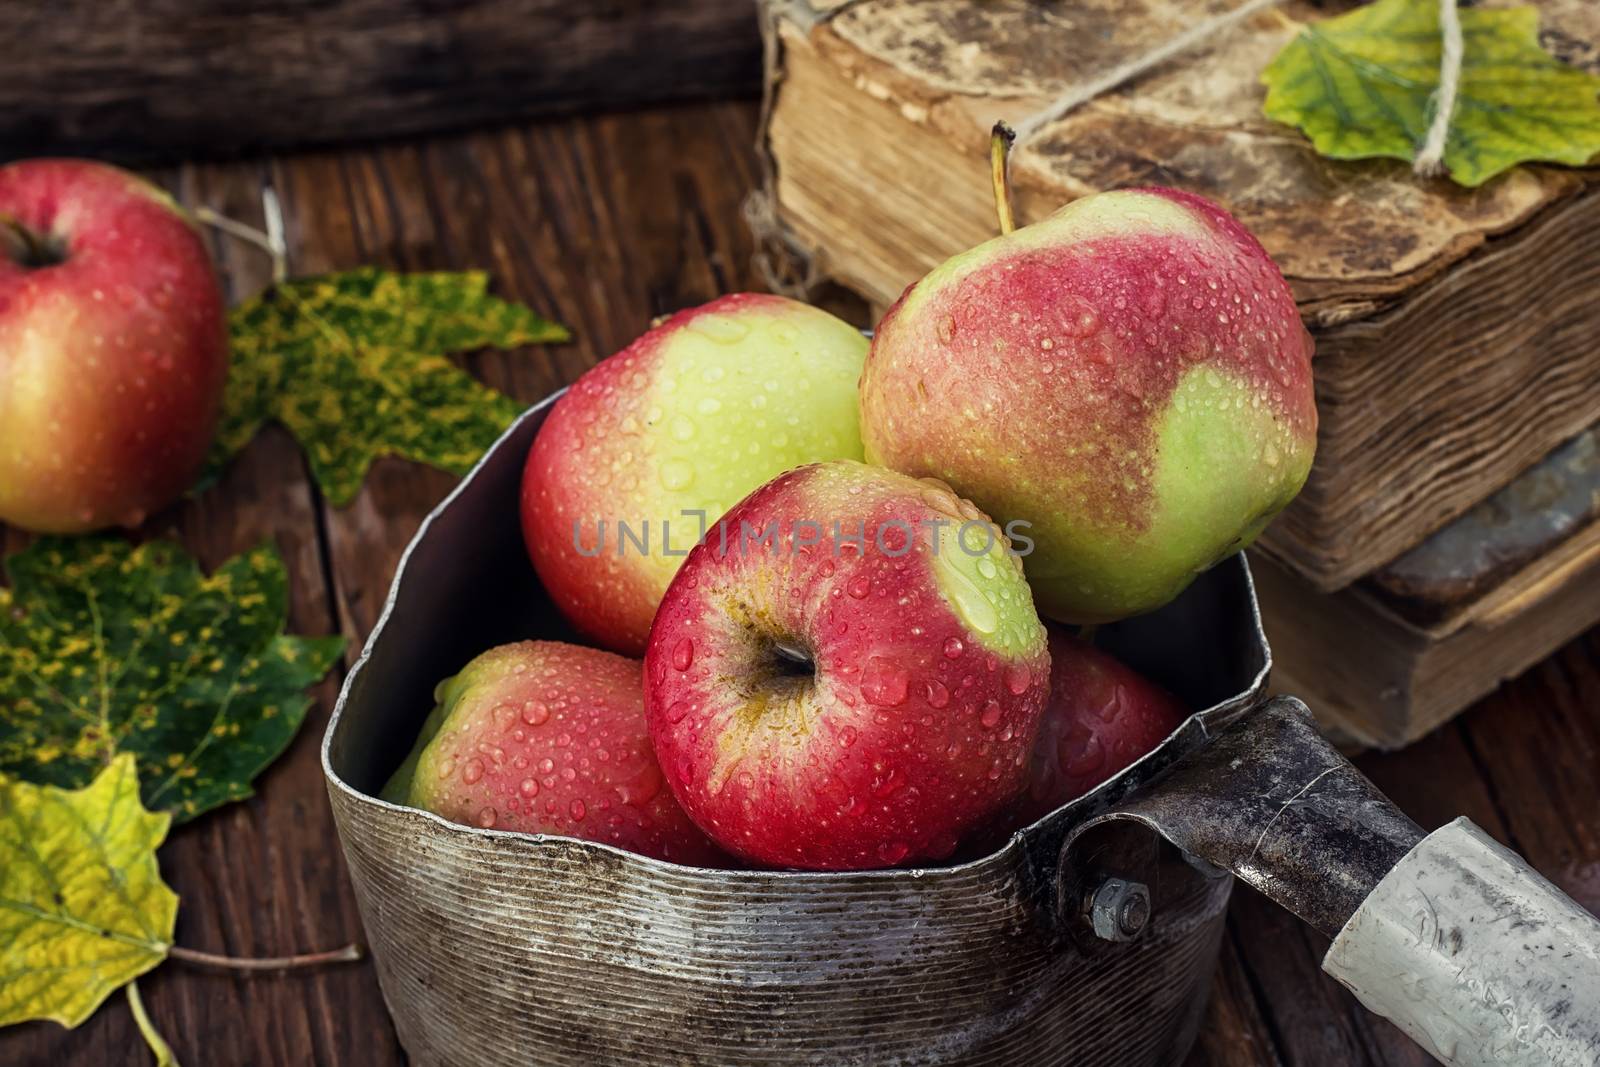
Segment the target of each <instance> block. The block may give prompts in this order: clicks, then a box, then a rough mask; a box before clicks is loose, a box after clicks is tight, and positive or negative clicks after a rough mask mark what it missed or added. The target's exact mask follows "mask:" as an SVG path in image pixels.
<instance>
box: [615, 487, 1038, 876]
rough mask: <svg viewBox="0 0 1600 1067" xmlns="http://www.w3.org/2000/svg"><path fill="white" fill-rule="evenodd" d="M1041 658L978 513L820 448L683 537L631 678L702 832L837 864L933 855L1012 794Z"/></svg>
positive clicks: (1031, 728)
mask: <svg viewBox="0 0 1600 1067" xmlns="http://www.w3.org/2000/svg"><path fill="white" fill-rule="evenodd" d="M1018 541H1019V543H1020V542H1021V541H1022V538H1021V537H1020V536H1019V537H1018ZM1048 671H1049V653H1048V651H1047V647H1046V639H1045V631H1044V627H1043V625H1042V624H1041V623H1040V622H1039V618H1038V616H1037V614H1036V613H1035V612H1034V609H1033V602H1032V598H1031V596H1030V594H1029V591H1028V586H1027V583H1026V582H1025V581H1024V580H1023V577H1022V569H1021V566H1020V565H1019V563H1018V559H1017V557H1016V556H1015V555H1014V554H1013V552H1012V550H1011V548H1010V547H1009V545H1008V543H1007V541H1006V539H1005V537H1004V536H1003V535H1001V534H1000V533H999V532H998V531H996V529H995V528H994V527H993V526H992V524H990V523H989V522H988V520H987V518H986V517H985V516H984V515H983V514H982V513H981V512H979V511H977V510H976V509H975V508H973V507H972V505H971V504H969V503H967V502H965V501H962V500H960V499H958V498H957V497H956V496H955V495H954V494H952V493H951V492H950V491H949V489H948V488H947V487H945V486H943V485H941V484H939V483H937V482H934V481H924V480H918V479H913V478H909V477H906V476H904V475H899V474H895V473H893V472H891V471H886V470H882V469H878V468H872V467H868V466H865V465H863V464H860V463H853V462H833V463H823V464H816V465H812V466H809V467H803V468H800V469H798V470H795V471H791V472H789V473H787V474H784V475H782V476H780V477H778V478H776V479H774V480H773V481H772V482H770V483H768V484H767V485H765V486H763V487H761V488H760V489H758V490H757V491H756V492H754V493H752V494H751V495H750V496H749V497H747V498H746V499H745V500H743V501H742V502H740V503H739V504H738V505H737V506H736V507H734V508H733V510H732V511H730V512H729V513H728V514H727V515H726V516H724V518H723V519H722V521H721V522H720V523H719V524H718V525H717V526H716V527H715V528H714V529H713V530H712V531H710V533H709V535H708V537H707V539H706V541H705V542H704V543H702V544H700V545H698V546H697V547H696V548H695V549H694V550H693V551H691V552H690V554H689V557H688V559H687V560H686V561H685V562H684V565H683V567H682V569H681V570H680V571H679V572H678V574H677V576H676V577H675V578H674V579H673V582H672V584H671V586H670V587H669V588H668V590H667V593H666V596H665V598H664V599H663V600H662V603H661V609H660V611H659V613H658V614H657V616H656V621H655V625H654V627H653V628H652V630H651V634H650V647H649V650H648V652H647V654H646V658H645V692H646V706H647V710H648V715H649V724H650V736H651V738H652V740H653V741H654V742H655V748H656V754H657V756H658V757H659V759H660V761H661V766H662V770H663V772H664V773H665V774H666V777H667V782H668V784H669V785H670V786H671V787H672V790H673V792H674V793H675V794H676V795H677V797H678V799H679V801H680V802H681V803H682V804H683V806H684V808H685V809H686V810H687V811H688V812H689V814H690V815H691V816H692V817H693V818H694V820H695V822H696V823H697V824H699V826H700V827H701V828H702V829H703V830H705V831H706V833H707V834H709V835H710V836H711V837H712V838H713V840H715V841H716V842H717V843H718V844H720V845H721V846H722V847H723V848H725V849H727V850H729V851H730V852H733V853H735V854H736V855H738V856H740V857H742V858H744V859H746V860H748V861H751V862H754V863H758V864H763V865H767V866H774V867H794V868H805V869H815V870H850V869H864V868H874V867H892V866H896V865H898V864H901V863H906V862H914V861H926V860H938V859H943V858H946V857H948V856H949V855H951V854H952V853H953V852H954V851H955V849H956V847H957V845H958V844H959V843H960V840H961V838H962V836H963V835H964V834H966V833H967V832H968V831H970V830H972V829H974V828H975V827H978V826H980V825H982V824H984V823H985V822H986V820H989V819H991V818H992V817H993V816H995V815H996V814H997V813H998V812H999V811H1000V810H1001V809H1002V808H1003V807H1004V806H1005V805H1007V804H1008V803H1010V802H1011V801H1012V800H1013V799H1014V798H1015V797H1016V795H1017V792H1018V790H1019V789H1020V787H1021V785H1022V782H1023V779H1024V776H1025V773H1026V766H1027V760H1028V757H1029V755H1030V753H1031V751H1032V746H1033V742H1034V736H1035V732H1036V730H1037V728H1038V720H1039V714H1040V711H1041V709H1042V708H1043V706H1044V700H1045V695H1046V689H1047V681H1048Z"/></svg>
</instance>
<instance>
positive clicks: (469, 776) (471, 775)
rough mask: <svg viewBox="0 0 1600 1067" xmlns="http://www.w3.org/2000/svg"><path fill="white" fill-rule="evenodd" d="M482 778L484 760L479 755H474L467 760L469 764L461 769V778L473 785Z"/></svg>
mask: <svg viewBox="0 0 1600 1067" xmlns="http://www.w3.org/2000/svg"><path fill="white" fill-rule="evenodd" d="M482 778H483V760H481V759H479V758H478V757H477V756H474V757H472V758H471V759H469V760H468V761H467V765H466V766H465V767H463V768H462V769H461V780H462V781H463V782H466V783H467V784H468V785H472V784H473V783H475V782H478V781H481V780H482Z"/></svg>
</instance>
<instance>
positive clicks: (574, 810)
mask: <svg viewBox="0 0 1600 1067" xmlns="http://www.w3.org/2000/svg"><path fill="white" fill-rule="evenodd" d="M567 811H568V812H570V813H571V814H572V821H573V822H582V821H583V817H584V816H585V815H587V814H589V809H588V807H587V806H585V805H584V803H583V801H581V800H574V801H573V802H572V803H571V804H569V805H567Z"/></svg>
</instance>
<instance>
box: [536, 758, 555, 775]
mask: <svg viewBox="0 0 1600 1067" xmlns="http://www.w3.org/2000/svg"><path fill="white" fill-rule="evenodd" d="M555 769H556V761H555V760H553V759H551V758H550V757H549V756H546V757H545V758H544V759H542V760H540V761H539V773H540V774H550V773H551V772H553V771H554V770H555Z"/></svg>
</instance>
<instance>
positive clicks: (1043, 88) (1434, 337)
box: [751, 0, 1600, 591]
mask: <svg viewBox="0 0 1600 1067" xmlns="http://www.w3.org/2000/svg"><path fill="white" fill-rule="evenodd" d="M1239 2H1242V0H1163V2H1151V3H1140V4H1125V3H1122V2H1121V0H1071V2H1064V3H1063V2H1057V3H1046V2H1041V0H988V2H984V3H977V2H973V0H859V2H853V3H852V2H850V0H843V2H834V3H827V2H824V0H811V2H810V3H807V2H804V0H768V3H767V4H766V7H765V30H766V35H767V43H768V100H767V121H766V125H765V131H764V134H763V145H764V148H765V151H766V153H767V158H768V163H769V174H768V179H769V180H768V186H767V190H766V192H765V194H763V195H762V196H760V197H759V198H758V199H756V200H755V201H753V202H752V211H751V214H752V219H753V220H754V222H755V223H756V225H757V228H758V229H761V230H764V232H765V233H766V235H767V236H768V237H769V241H768V249H769V253H770V254H771V255H770V259H771V261H772V262H775V263H777V264H779V266H781V267H783V268H784V269H783V270H781V271H774V274H775V279H774V280H775V281H778V282H779V283H784V282H790V283H793V282H804V281H809V280H815V279H818V278H829V279H834V280H838V281H841V282H843V283H844V284H846V285H847V286H849V287H851V288H854V289H856V290H858V291H860V292H861V293H862V294H864V295H865V296H867V297H868V299H870V300H872V301H874V302H876V303H878V304H880V305H886V304H887V303H889V302H891V301H893V300H894V299H895V297H897V296H898V295H899V293H900V292H901V290H902V289H903V288H904V287H905V286H906V285H907V284H909V283H910V282H912V281H914V280H915V279H916V278H918V277H919V276H921V275H922V274H923V273H924V272H926V271H927V270H928V269H929V268H930V267H932V266H933V265H935V264H936V263H938V262H940V261H941V260H943V259H944V258H946V257H947V256H949V255H950V254H952V253H954V252H957V251H960V250H961V249H964V248H967V247H969V246H971V245H973V244H976V243H977V242H979V241H982V240H984V239H985V238H988V237H990V236H993V234H994V232H995V220H994V208H993V203H992V199H991V196H990V192H989V180H988V159H987V155H986V150H987V143H988V135H989V129H990V127H991V125H992V124H993V122H994V121H995V120H996V119H1004V120H1007V121H1009V122H1012V123H1013V124H1018V123H1023V122H1024V121H1025V120H1026V119H1027V118H1028V117H1029V116H1030V115H1035V114H1038V113H1039V112H1040V111H1041V109H1044V108H1047V107H1048V105H1049V104H1050V102H1051V101H1053V100H1054V99H1056V98H1057V97H1058V96H1059V95H1060V94H1061V93H1063V92H1065V91H1067V90H1070V89H1072V88H1073V87H1074V86H1077V85H1080V84H1084V83H1087V82H1090V81H1092V80H1093V79H1095V78H1096V77H1097V76H1099V75H1100V74H1102V73H1103V72H1105V71H1107V70H1110V69H1112V68H1114V67H1116V66H1118V65H1119V64H1121V63H1123V62H1124V61H1126V60H1128V59H1129V58H1130V57H1134V56H1137V55H1140V54H1142V53H1144V52H1146V51H1148V50H1149V49H1151V48H1152V47H1155V46H1157V45H1159V44H1161V43H1163V42H1165V41H1167V40H1169V39H1171V37H1172V36H1173V35H1174V34H1175V33H1177V32H1179V31H1180V30H1181V29H1182V28H1183V27H1184V26H1186V25H1191V24H1193V23H1195V22H1197V21H1200V20H1203V19H1206V18H1209V17H1211V16H1214V15H1216V14H1217V13H1219V12H1226V11H1227V10H1229V9H1230V8H1231V7H1233V6H1235V5H1236V4H1237V3H1239ZM1346 6H1349V5H1345V4H1341V3H1333V4H1321V5H1317V6H1313V5H1311V4H1309V3H1304V2H1291V3H1286V4H1283V5H1282V6H1281V7H1280V8H1279V9H1277V10H1273V11H1267V12H1264V13H1262V14H1260V15H1257V16H1255V17H1253V18H1250V19H1248V20H1246V21H1244V22H1243V23H1242V24H1239V25H1237V26H1234V27H1233V28H1231V29H1227V30H1224V31H1222V32H1219V33H1217V34H1216V35H1215V36H1213V37H1211V38H1209V39H1208V40H1207V42H1206V43H1205V44H1203V45H1201V46H1199V47H1196V48H1195V49H1193V50H1191V51H1190V52H1187V53H1185V54H1183V55H1182V56H1180V57H1179V58H1177V59H1175V60H1173V61H1171V62H1169V63H1167V64H1166V65H1164V66H1162V67H1159V68H1157V69H1155V70H1154V71H1153V72H1151V73H1149V74H1147V75H1144V76H1142V77H1140V78H1137V79H1135V80H1134V81H1132V82H1130V83H1128V84H1127V85H1126V86H1124V87H1123V88H1122V89H1119V90H1116V91H1112V92H1108V93H1106V94H1104V95H1102V96H1100V97H1098V98H1096V99H1094V100H1092V101H1091V102H1089V103H1088V104H1086V105H1084V106H1082V107H1080V108H1078V109H1077V110H1075V111H1073V112H1071V113H1069V114H1067V115H1066V116H1065V117H1064V118H1062V119H1059V120H1057V121H1055V122H1052V123H1048V124H1046V125H1044V126H1043V127H1042V128H1041V129H1040V130H1039V132H1038V133H1037V134H1035V135H1034V136H1033V137H1031V138H1030V139H1028V140H1025V141H1024V142H1022V143H1019V144H1018V146H1017V148H1016V150H1015V152H1014V154H1013V174H1014V179H1015V183H1016V186H1017V207H1018V213H1019V215H1020V216H1021V221H1027V220H1029V219H1037V218H1040V217H1042V216H1043V215H1045V214H1047V213H1048V212H1050V211H1051V210H1053V209H1054V208H1055V207H1057V206H1059V205H1060V204H1061V203H1063V202H1065V201H1067V200H1069V199H1071V198H1073V197H1076V196H1080V195H1084V194H1087V193H1091V192H1094V191H1097V190H1102V189H1108V188H1115V187H1123V186H1131V185H1140V184H1152V183H1159V184H1167V185H1176V186H1179V187H1182V188H1186V189H1190V190H1193V191H1195V192H1199V193H1202V194H1204V195H1206V196H1209V197H1212V198H1214V199H1216V200H1218V201H1220V202H1222V203H1223V204H1225V205H1226V206H1228V207H1229V208H1230V209H1231V210H1232V211H1233V212H1234V213H1235V214H1237V215H1238V216H1239V217H1240V218H1241V219H1242V220H1243V221H1244V223H1245V224H1246V225H1247V226H1249V227H1250V228H1251V230H1253V231H1254V232H1255V233H1256V234H1257V235H1258V236H1259V237H1260V238H1261V240H1262V242H1263V243H1264V244H1265V245H1266V246H1267V248H1268V250H1269V251H1270V252H1271V253H1272V254H1273V256H1274V257H1275V258H1276V259H1277V261H1278V263H1279V264H1280V265H1281V266H1282V267H1283V269H1284V273H1285V275H1286V276H1287V277H1288V279H1289V282H1290V285H1291V286H1292V287H1293V289H1294V292H1295V295H1296V297H1297V299H1298V300H1299V302H1300V306H1301V309H1302V313H1303V315H1304V318H1305V320H1306V322H1307V325H1308V326H1309V328H1310V329H1311V330H1312V331H1313V333H1314V334H1315V335H1316V340H1317V350H1318V354H1317V359H1316V373H1317V383H1318V393H1319V407H1320V414H1321V432H1320V442H1319V452H1318V457H1317V464H1316V467H1315V469H1314V470H1313V472H1312V475H1311V480H1310V482H1309V484H1308V485H1307V486H1306V489H1305V491H1304V492H1303V493H1302V494H1301V497H1300V499H1299V500H1298V501H1297V502H1296V503H1295V504H1294V506H1293V507H1291V508H1290V509H1289V510H1288V512H1286V513H1285V515H1284V516H1283V517H1282V518H1280V519H1279V520H1278V521H1277V522H1276V523H1275V524H1274V525H1273V527H1272V528H1271V530H1270V531H1269V532H1268V534H1267V536H1266V537H1265V538H1264V539H1263V544H1262V549H1263V551H1265V552H1267V553H1269V554H1270V555H1271V556H1272V557H1273V558H1275V559H1276V560H1278V561H1279V562H1280V563H1282V564H1284V565H1286V566H1287V567H1288V568H1290V569H1291V570H1292V571H1293V572H1294V573H1296V574H1297V575H1298V576H1299V577H1300V579H1301V580H1303V581H1304V582H1306V583H1307V584H1308V585H1309V586H1310V587H1312V588H1315V589H1319V590H1324V591H1330V590H1334V589H1338V588H1341V587H1343V586H1345V585H1347V584H1348V583H1350V582H1351V581H1353V580H1354V579H1356V578H1357V577H1359V576H1361V575H1363V574H1366V573H1368V572H1370V571H1372V570H1374V569H1375V568H1377V567H1379V566H1380V565H1382V564H1384V563H1386V562H1388V561H1390V560H1392V559H1394V558H1395V557H1396V556H1398V555H1400V554H1401V553H1402V552H1404V551H1405V550H1407V549H1408V548H1411V547H1412V546H1414V545H1416V544H1417V543H1419V542H1420V541H1421V540H1422V539H1423V538H1425V537H1426V536H1427V535H1428V534H1429V533H1431V532H1432V531H1434V530H1437V529H1438V528H1440V527H1441V526H1443V525H1444V524H1446V523H1448V522H1450V521H1451V520H1452V519H1454V518H1456V517H1457V516H1459V515H1461V514H1462V513H1463V512H1465V511H1467V510H1468V509H1469V508H1471V507H1472V506H1473V505H1474V504H1476V503H1478V502H1479V501H1481V500H1482V499H1484V498H1485V497H1486V496H1488V495H1489V494H1490V493H1491V492H1493V491H1494V490H1496V489H1498V488H1500V487H1501V486H1503V485H1505V484H1507V483H1508V482H1509V481H1510V480H1511V479H1512V478H1513V477H1515V476H1516V475H1517V473H1518V472H1520V471H1522V470H1524V469H1526V468H1527V467H1528V466H1529V465H1531V464H1532V463H1534V462H1535V461H1537V460H1538V459H1539V457H1541V456H1543V455H1544V454H1546V453H1547V452H1549V451H1550V450H1551V449H1552V448H1554V447H1555V446H1556V445H1557V444H1559V443H1560V442H1561V441H1563V440H1565V439H1567V438H1569V437H1571V436H1572V435H1573V434H1575V433H1577V432H1578V431H1579V430H1581V429H1582V428H1583V427H1585V426H1587V425H1588V424H1589V423H1590V422H1592V421H1593V420H1594V419H1595V417H1596V414H1597V407H1600V345H1597V344H1595V343H1594V338H1595V336H1596V330H1597V329H1600V303H1596V302H1595V301H1594V300H1593V299H1592V293H1593V292H1594V291H1595V287H1596V285H1597V284H1600V187H1597V186H1600V174H1597V173H1596V172H1594V171H1585V170H1573V169H1563V168H1558V167H1541V166H1523V167H1519V168H1516V169H1515V170H1513V171H1512V172H1510V173H1508V174H1506V175H1503V176H1502V177H1500V178H1497V179H1495V180H1493V181H1491V182H1489V183H1488V184H1486V185H1484V186H1483V187H1481V188H1479V189H1475V190H1466V189H1461V188H1458V187H1456V186H1454V185H1453V184H1451V183H1450V182H1449V181H1448V180H1444V179H1439V180H1422V179H1418V178H1415V177H1414V176H1413V175H1412V174H1411V172H1410V170H1409V168H1407V167H1406V166H1405V165H1403V164H1400V163H1396V162H1388V161H1373V162H1358V163H1350V162H1335V161H1331V160H1326V159H1323V158H1321V157H1319V156H1317V155H1316V154H1315V153H1314V152H1313V151H1312V149H1311V148H1310V146H1309V144H1308V143H1307V142H1306V141H1305V140H1304V139H1303V138H1302V137H1301V136H1300V134H1299V133H1298V132H1297V131H1294V130H1291V129H1288V128H1285V127H1281V126H1277V125H1275V124H1273V123H1271V122H1269V121H1268V120H1267V119H1265V118H1264V117H1263V116H1262V115H1261V110H1260V109H1261V99H1262V93H1263V90H1262V89H1261V87H1260V85H1259V82H1258V78H1259V75H1260V72H1261V70H1262V69H1263V68H1264V67H1265V66H1266V64H1267V63H1268V61H1269V60H1270V59H1271V58H1272V56H1273V55H1275V54H1276V52H1277V51H1278V49H1279V48H1281V47H1282V46H1283V45H1284V44H1285V43H1286V42H1287V41H1289V40H1290V39H1291V37H1292V36H1293V35H1294V34H1295V33H1296V32H1298V30H1299V28H1300V26H1301V24H1302V23H1304V22H1307V21H1310V20H1313V19H1316V18H1319V17H1325V16H1326V15H1327V14H1328V13H1330V12H1335V11H1337V10H1342V9H1343V8H1344V7H1346ZM1538 7H1539V8H1540V11H1541V15H1542V17H1543V20H1544V26H1545V29H1546V33H1545V38H1546V42H1547V44H1548V45H1549V46H1550V47H1551V48H1553V49H1554V51H1555V52H1556V53H1557V54H1559V55H1561V56H1562V57H1563V58H1566V59H1568V60H1569V61H1572V62H1577V63H1580V64H1583V65H1587V66H1589V67H1591V68H1595V69H1600V50H1597V48H1596V43H1597V42H1600V5H1596V4H1594V3H1593V2H1592V0H1541V2H1540V3H1539V4H1538ZM785 257H788V258H787V259H785Z"/></svg>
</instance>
